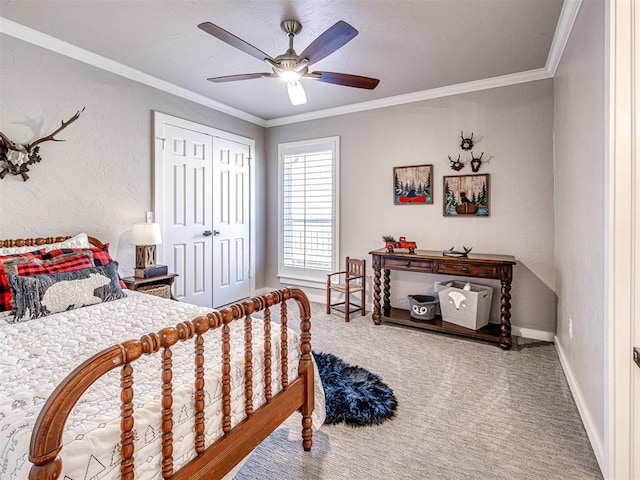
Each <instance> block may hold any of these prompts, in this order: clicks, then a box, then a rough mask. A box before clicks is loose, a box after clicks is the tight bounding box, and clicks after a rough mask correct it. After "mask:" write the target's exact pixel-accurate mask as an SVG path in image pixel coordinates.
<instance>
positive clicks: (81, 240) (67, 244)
mask: <svg viewBox="0 0 640 480" xmlns="http://www.w3.org/2000/svg"><path fill="white" fill-rule="evenodd" d="M89 247H91V244H90V243H89V238H88V237H87V234H86V233H80V234H78V235H76V236H75V237H71V238H68V239H67V240H65V241H64V242H57V243H47V244H46V245H32V246H30V247H27V246H24V247H4V248H0V255H12V254H14V253H26V252H33V251H35V250H42V249H44V251H45V252H48V251H50V250H56V249H58V248H89Z"/></svg>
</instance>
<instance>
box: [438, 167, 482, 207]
mask: <svg viewBox="0 0 640 480" xmlns="http://www.w3.org/2000/svg"><path fill="white" fill-rule="evenodd" d="M442 195H443V201H442V205H443V206H442V208H443V215H444V216H445V217H460V216H467V217H469V216H474V217H488V216H489V174H478V175H452V176H445V177H444V178H443V189H442Z"/></svg>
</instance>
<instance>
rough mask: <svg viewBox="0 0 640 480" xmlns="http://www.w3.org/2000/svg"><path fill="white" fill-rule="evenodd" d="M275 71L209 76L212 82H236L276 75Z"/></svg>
mask: <svg viewBox="0 0 640 480" xmlns="http://www.w3.org/2000/svg"><path fill="white" fill-rule="evenodd" d="M276 76H277V75H275V74H274V73H243V74H240V75H225V76H224V77H211V78H207V80H209V81H210V82H214V83H224V82H235V81H237V80H252V79H254V78H263V77H276Z"/></svg>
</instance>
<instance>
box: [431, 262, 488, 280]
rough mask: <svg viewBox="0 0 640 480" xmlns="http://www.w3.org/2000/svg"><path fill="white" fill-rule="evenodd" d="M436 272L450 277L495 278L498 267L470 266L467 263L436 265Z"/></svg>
mask: <svg viewBox="0 0 640 480" xmlns="http://www.w3.org/2000/svg"><path fill="white" fill-rule="evenodd" d="M436 271H437V273H448V274H451V275H467V276H471V277H489V278H495V277H496V275H497V274H498V267H496V266H495V265H471V264H468V263H438V265H437V266H436Z"/></svg>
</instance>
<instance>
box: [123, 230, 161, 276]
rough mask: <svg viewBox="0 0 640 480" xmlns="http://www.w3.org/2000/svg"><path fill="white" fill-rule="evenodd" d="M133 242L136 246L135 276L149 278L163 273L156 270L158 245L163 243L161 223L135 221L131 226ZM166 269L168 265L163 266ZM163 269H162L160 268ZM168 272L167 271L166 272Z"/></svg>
mask: <svg viewBox="0 0 640 480" xmlns="http://www.w3.org/2000/svg"><path fill="white" fill-rule="evenodd" d="M131 243H133V244H134V245H135V246H136V268H135V276H136V277H140V278H147V277H150V276H156V275H162V273H161V272H160V271H156V270H157V268H155V267H160V265H156V245H159V244H161V243H162V235H161V233H160V224H159V223H134V224H133V227H132V228H131ZM161 267H163V268H164V269H166V266H164V265H163V266H161ZM160 270H162V269H160ZM165 274H166V272H165Z"/></svg>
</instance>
